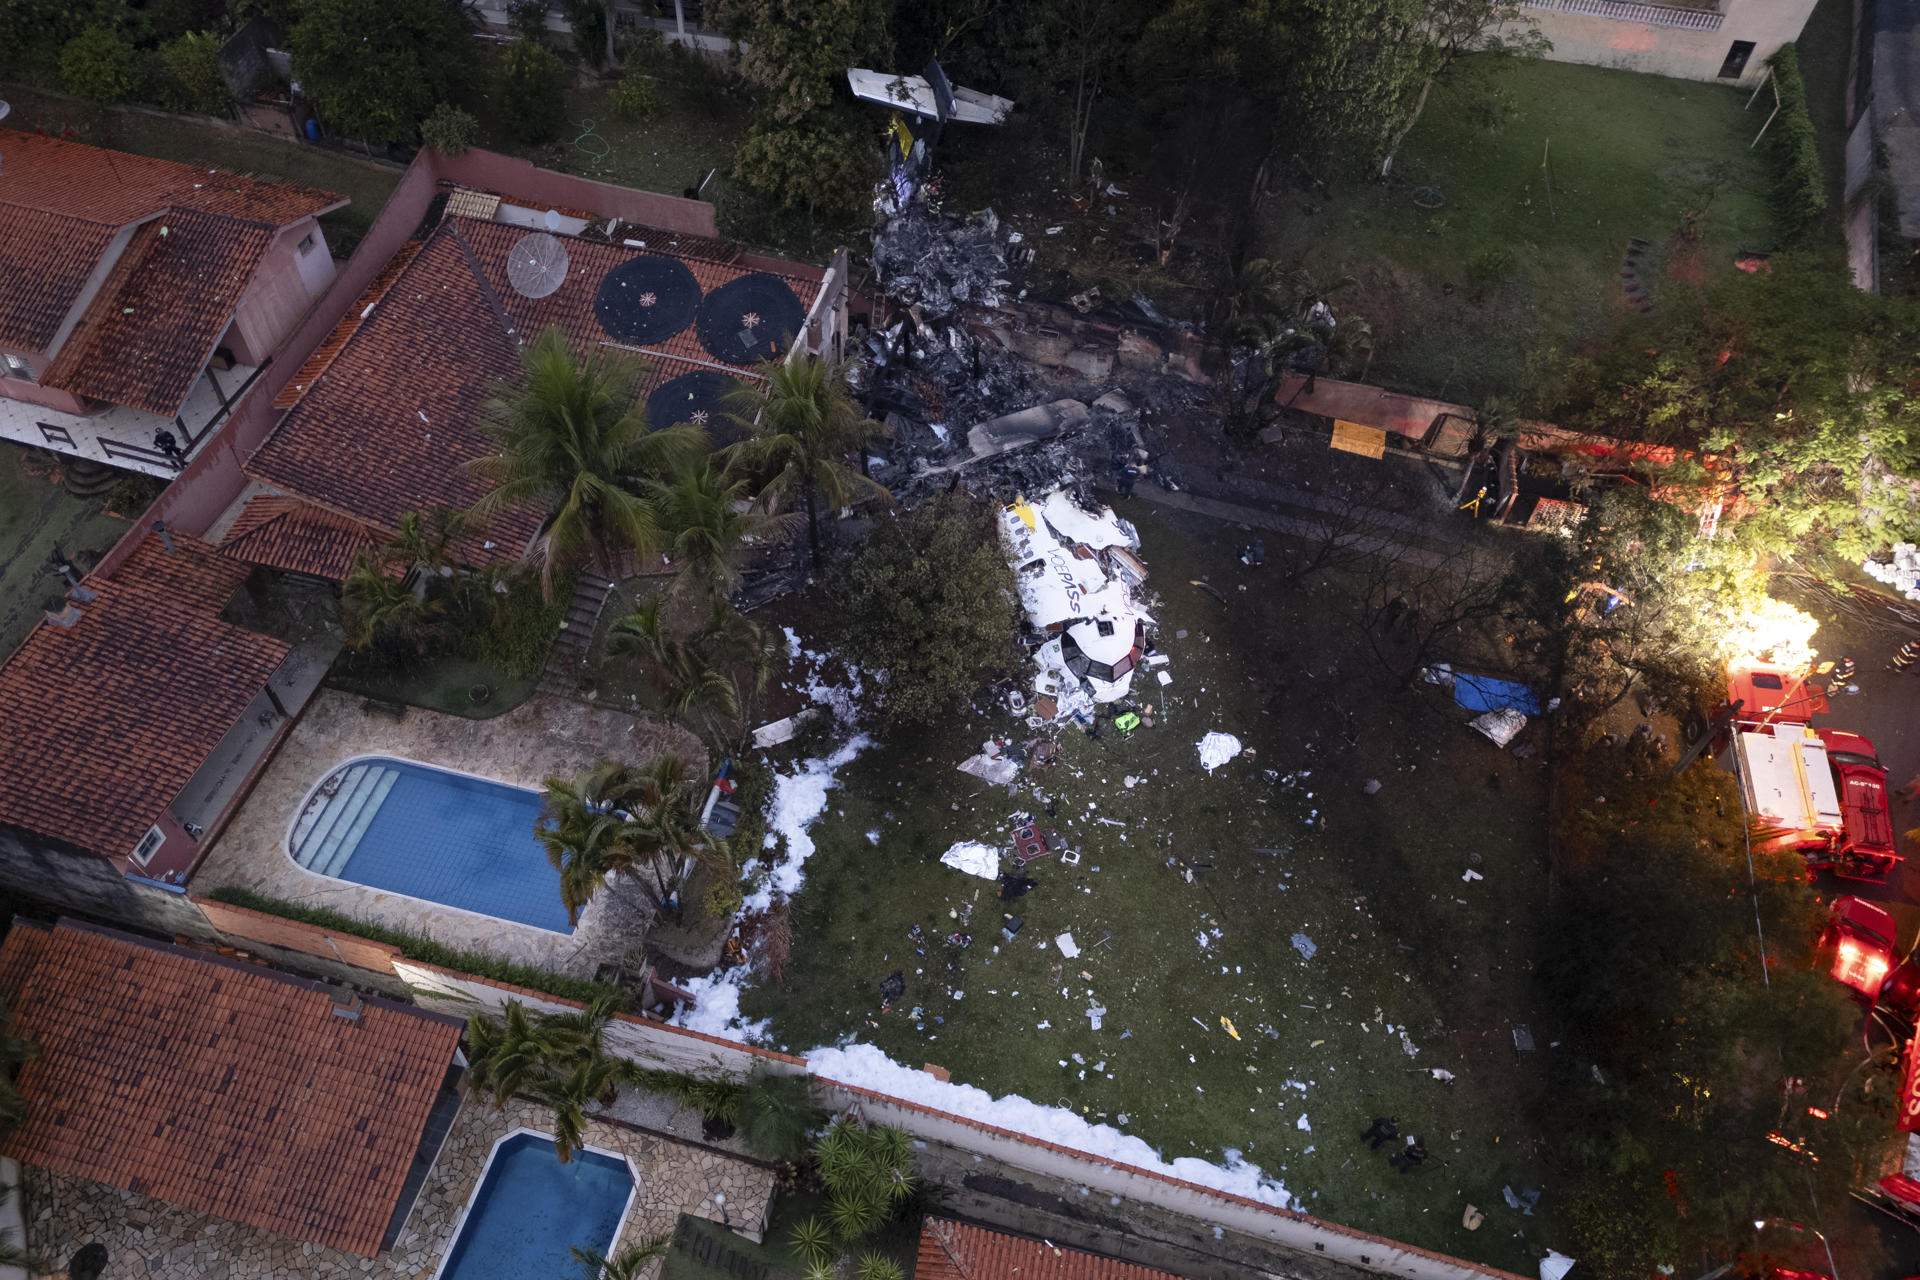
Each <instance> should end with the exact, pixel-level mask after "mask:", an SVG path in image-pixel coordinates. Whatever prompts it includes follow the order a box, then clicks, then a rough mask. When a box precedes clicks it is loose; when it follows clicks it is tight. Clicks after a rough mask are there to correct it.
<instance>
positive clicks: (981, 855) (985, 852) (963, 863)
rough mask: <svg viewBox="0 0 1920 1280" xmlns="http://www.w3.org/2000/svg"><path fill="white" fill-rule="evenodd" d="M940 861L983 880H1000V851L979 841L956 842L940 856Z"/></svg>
mask: <svg viewBox="0 0 1920 1280" xmlns="http://www.w3.org/2000/svg"><path fill="white" fill-rule="evenodd" d="M940 861H941V862H942V863H944V864H945V865H947V866H949V867H952V868H953V869H954V870H955V871H964V872H966V873H967V874H968V875H970V876H979V877H980V878H982V879H983V880H998V879H999V878H1000V851H999V850H998V849H996V848H994V847H993V846H992V845H987V844H981V843H980V842H979V841H978V840H960V841H956V842H955V844H954V846H953V847H952V848H951V849H948V850H947V851H946V852H945V853H943V854H941V855H940Z"/></svg>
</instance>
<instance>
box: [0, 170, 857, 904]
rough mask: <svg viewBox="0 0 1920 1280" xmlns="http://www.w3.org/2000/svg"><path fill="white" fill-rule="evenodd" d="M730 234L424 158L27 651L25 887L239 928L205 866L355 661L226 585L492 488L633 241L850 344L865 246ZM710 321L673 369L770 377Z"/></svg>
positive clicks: (683, 208) (671, 206)
mask: <svg viewBox="0 0 1920 1280" xmlns="http://www.w3.org/2000/svg"><path fill="white" fill-rule="evenodd" d="M16 136H18V137H25V136H26V135H8V134H0V154H4V168H0V198H4V195H5V193H6V191H7V190H8V189H9V188H8V186H7V184H8V183H9V182H11V181H12V179H13V178H14V177H16V176H18V173H19V169H20V163H19V157H18V155H17V154H14V153H7V152H8V149H9V148H15V149H16V151H17V144H16V143H15V141H14V138H15V137H16ZM43 142H44V140H39V139H31V140H30V144H31V145H34V146H38V145H42V144H43ZM60 145H64V144H60ZM81 150H85V149H81ZM92 154H104V153H92ZM113 163H114V165H116V166H122V161H121V159H120V158H119V157H118V156H116V157H115V158H114V160H113ZM135 163H143V162H135ZM121 172H123V173H124V172H126V169H125V168H124V166H122V168H121ZM202 176H207V175H202ZM196 180H198V179H196ZM232 181H236V182H244V181H245V180H238V179H233V180H232ZM190 188H191V184H189V189H190ZM501 193H506V194H501ZM7 207H8V206H6V205H4V203H0V210H4V209H5V208H7ZM588 211H591V212H588ZM616 219H617V220H618V222H617V224H616V222H615V220H616ZM550 224H551V225H554V226H556V227H557V228H558V230H557V231H555V232H554V233H553V234H554V237H555V239H556V240H557V241H558V242H559V243H560V244H562V245H563V246H564V250H565V253H566V255H567V257H568V258H569V260H570V263H571V266H570V268H569V270H568V272H567V278H566V279H565V280H564V281H563V282H562V283H561V284H560V285H559V286H558V287H557V288H555V289H554V290H553V291H552V292H551V293H549V294H547V295H546V296H543V297H539V298H532V297H528V296H525V295H524V294H523V293H522V292H521V291H519V290H517V289H516V288H515V287H514V284H513V280H512V278H511V276H510V274H509V272H510V268H509V260H510V255H511V253H512V251H513V248H514V246H515V245H516V244H517V242H518V241H519V239H520V237H522V236H523V235H525V234H526V233H527V231H528V230H529V229H530V228H540V229H543V230H544V229H545V228H546V227H547V226H548V225H550ZM168 225H171V223H170V222H169V223H168ZM610 226H611V227H614V228H615V229H616V230H617V231H618V233H619V234H618V237H617V239H613V240H610V239H609V237H608V235H607V230H608V228H609V227H610ZM582 233H585V234H582ZM595 236H598V239H597V240H596V239H594V238H593V237H595ZM716 237H717V232H716V229H715V222H714V210H713V206H711V205H709V204H706V203H704V202H701V201H696V200H687V199H682V198H679V197H673V196H661V195H655V194H651V193H648V192H641V191H633V190H630V189H627V188H621V187H612V186H607V185H605V184H601V183H596V182H592V181H590V180H587V179H583V178H575V177H571V176H568V175H564V174H557V173H552V172H549V171H546V170H541V169H537V168H535V167H534V166H532V165H530V164H527V163H526V162H524V161H520V160H514V159H510V158H508V157H505V156H498V155H493V154H491V153H488V152H483V151H469V152H466V153H464V154H462V155H460V156H458V157H446V156H441V155H438V154H437V153H433V152H427V151H423V152H421V153H420V156H419V157H418V158H417V159H416V160H415V161H414V163H413V164H412V165H411V166H410V167H409V168H408V170H407V172H406V174H405V175H403V176H402V178H401V180H400V183H399V185H398V186H397V187H396V188H395V190H394V193H393V195H392V196H391V197H390V198H389V200H388V203H387V205H386V206H385V207H384V208H383V209H382V211H381V213H380V215H379V216H378V218H376V219H375V221H374V224H373V226H372V227H371V228H370V229H369V230H368V232H367V234H366V235H365V236H364V237H363V238H362V240H361V242H360V244H359V246H358V247H357V249H356V250H355V252H354V254H353V257H352V258H351V259H350V260H349V261H348V262H347V263H346V264H345V265H343V266H342V267H341V268H340V270H339V274H338V275H337V276H336V277H335V279H334V280H333V282H332V284H331V285H330V286H329V287H328V289H327V292H326V295H325V297H324V298H323V300H322V301H321V303H320V304H319V305H317V306H315V307H313V308H312V309H311V310H309V311H308V312H307V313H306V315H305V316H304V318H302V319H301V320H299V322H298V324H297V325H296V327H295V329H294V331H293V333H292V335H291V336H290V337H288V338H287V339H286V340H285V342H284V343H283V344H282V345H281V350H280V352H279V354H278V355H277V356H276V358H275V359H274V360H273V361H272V362H271V363H270V364H268V365H267V366H265V367H264V368H263V369H262V370H261V371H260V372H259V374H258V376H257V378H256V379H255V381H254V384H253V387H252V389H251V390H250V391H248V392H247V393H246V394H245V395H244V396H243V397H242V398H241V399H240V400H239V401H238V402H237V403H236V404H235V405H234V407H233V409H232V411H231V413H230V415H229V417H228V420H227V421H226V423H225V425H224V426H223V427H222V428H221V430H220V431H219V432H218V433H216V434H215V435H214V437H213V439H212V442H211V443H210V444H207V445H205V446H204V447H200V448H198V449H196V451H195V453H194V455H193V457H192V458H191V460H190V461H189V463H188V465H187V467H186V468H185V470H184V471H183V472H181V473H180V474H179V475H178V477H177V478H176V479H175V481H174V482H173V483H172V484H171V485H169V486H168V488H167V490H166V491H165V493H163V494H162V495H161V497H160V498H159V499H158V500H157V501H156V503H155V504H154V506H153V508H152V509H151V510H150V511H149V512H148V513H147V516H146V518H145V519H144V520H143V521H142V522H141V525H140V527H139V528H137V529H135V530H133V531H131V532H129V534H128V535H127V536H126V537H124V538H123V539H122V540H121V542H120V543H119V544H118V545H117V546H116V547H115V548H113V550H112V551H111V552H109V554H108V555H107V556H106V557H105V558H104V559H103V560H102V561H101V563H100V564H99V565H98V566H96V568H95V569H94V571H93V572H92V573H91V574H90V575H89V576H88V577H87V579H86V580H85V582H84V583H83V585H82V587H81V588H80V589H77V590H75V591H72V592H70V593H69V597H68V601H69V603H68V606H67V607H66V608H63V609H62V610H61V611H60V612H59V613H58V614H55V615H52V616H50V617H49V618H48V619H47V620H45V621H44V622H42V623H41V624H40V625H39V626H38V627H36V628H35V630H34V631H33V632H32V634H31V635H30V636H29V637H28V639H27V640H26V641H25V642H24V643H23V645H22V646H21V647H20V649H19V650H18V651H16V652H15V653H14V654H13V655H11V656H10V657H6V658H4V659H0V725H4V726H6V732H7V733H8V734H9V735H10V741H9V743H8V750H7V751H6V752H4V753H0V888H9V889H12V890H14V891H15V892H18V893H21V894H25V895H27V896H29V897H31V898H33V899H34V900H37V901H40V902H43V903H47V904H49V905H52V906H54V907H57V908H60V909H64V910H70V911H86V912H88V913H90V914H93V915H96V916H100V917H104V918H108V919H113V920H119V921H124V922H127V923H129V924H137V925H140V926H141V927H146V928H151V929H155V930H159V931H161V932H165V933H168V934H171V933H175V932H179V933H187V934H192V935H196V936H203V937H205V936H215V931H214V930H212V929H211V927H210V926H209V925H208V924H207V923H206V921H205V919H204V917H203V916H202V915H201V914H200V912H199V909H198V908H197V907H195V906H193V904H192V903H191V902H190V901H189V900H188V899H187V898H186V896H185V894H184V889H185V886H186V881H187V879H188V877H189V876H190V874H191V872H192V870H193V868H194V867H195V866H196V865H197V864H198V862H199V860H200V858H201V857H202V856H203V855H204V853H205V851H206V849H207V848H208V847H209V846H210V844H211V842H212V841H213V840H214V839H216V838H217V837H218V835H219V832H220V830H221V828H222V826H223V825H224V824H225V822H226V821H227V819H228V818H229V817H230V816H231V815H232V813H233V812H234V811H235V810H236V809H237V807H238V804H239V801H240V800H241V799H242V798H243V797H244V795H245V794H246V791H247V790H248V788H249V787H250V786H251V785H252V782H253V781H254V780H255V779H256V778H257V777H258V776H259V774H260V772H261V770H262V769H264V767H265V765H266V763H267V762H268V761H269V760H270V758H271V756H272V754H273V752H274V750H275V749H276V748H277V746H278V745H279V743H280V742H281V741H282V740H283V738H284V736H285V734H286V732H287V731H288V730H289V728H290V727H291V725H292V723H293V722H294V720H295V719H297V718H298V716H299V715H300V712H301V710H302V708H303V707H304V706H305V705H306V702H307V700H308V699H309V698H310V697H311V695H312V693H313V691H314V689H315V688H317V687H318V684H319V682H320V680H321V679H322V678H323V677H324V674H325V667H326V665H327V663H328V662H329V661H330V660H331V656H332V655H331V654H316V653H314V652H312V651H309V650H308V649H307V648H306V647H305V646H302V647H296V648H291V649H290V648H289V646H288V645H286V644H285V643H283V642H281V641H279V640H275V639H273V638H271V637H267V636H262V635H259V634H256V633H254V632H252V631H249V630H247V629H246V628H244V627H241V626H238V625H236V624H234V623H232V622H230V621H225V620H223V618H222V614H223V612H224V611H225V610H226V606H227V605H228V604H229V603H230V602H231V601H232V600H233V599H234V597H235V596H236V594H237V593H239V592H241V591H242V589H243V588H244V586H245V584H246V582H247V581H248V578H249V575H250V574H253V573H255V572H258V571H272V572H288V573H295V574H301V575H306V576H308V577H313V578H320V579H330V580H335V581H337V580H338V579H339V578H340V577H341V576H342V575H343V574H344V572H345V570H346V567H347V566H348V565H350V564H351V562H352V558H353V555H354V553H355V552H356V551H357V550H358V549H359V548H361V547H364V546H366V545H369V544H371V543H377V542H379V541H382V540H384V539H386V538H387V537H389V536H390V535H391V534H392V533H393V532H394V530H395V526H396V525H397V523H398V521H399V519H400V517H401V516H403V515H404V514H406V513H407V512H409V511H416V510H423V509H427V508H430V507H433V506H451V507H459V506H465V505H467V504H469V503H471V502H472V501H473V500H474V499H475V498H477V497H479V496H480V493H481V487H480V485H479V483H478V482H477V481H476V480H475V478H474V477H473V476H472V475H471V474H470V472H469V470H468V468H467V465H466V464H467V462H468V460H469V459H471V458H472V457H474V456H476V455H477V454H478V453H479V452H480V450H481V449H482V447H483V444H482V438H481V436H480V433H479V431H478V429H477V427H476V424H475V415H476V413H477V411H478V409H479V407H480V405H481V404H482V402H483V401H484V400H485V398H486V397H487V396H488V394H490V392H491V391H492V390H493V388H494V387H495V386H496V385H497V384H498V383H499V382H500V381H501V380H503V379H507V378H511V377H512V376H514V374H515V373H516V371H517V368H518V365H517V360H516V352H517V348H518V344H519V343H520V342H521V341H523V340H526V339H528V338H530V337H531V336H532V335H533V334H535V333H537V332H538V330H539V329H540V328H541V327H544V326H545V325H546V324H549V323H553V324H558V325H560V326H561V327H562V328H563V329H564V330H565V331H566V332H567V333H568V335H569V336H570V337H572V338H573V339H574V341H575V343H576V345H578V346H579V347H581V348H582V349H590V348H592V347H596V346H600V345H614V344H613V340H612V338H611V337H610V336H609V335H608V334H607V333H606V332H604V331H603V330H602V329H601V327H600V325H599V322H598V320H597V319H596V313H595V310H594V299H595V296H596V291H597V288H598V286H599V285H600V283H601V282H602V280H603V278H604V277H605V275H606V274H607V273H608V272H609V271H612V270H614V269H615V268H617V267H619V266H620V265H622V264H623V263H626V262H628V261H631V260H633V259H636V258H640V257H651V258H653V259H654V260H656V261H658V260H660V259H662V258H668V257H671V258H672V260H673V261H674V262H677V263H679V264H680V267H681V269H684V270H685V271H686V272H687V274H688V276H689V277H690V278H692V279H693V280H695V281H696V282H697V284H698V287H700V288H702V289H713V288H716V287H717V286H720V285H723V284H726V283H729V282H731V281H733V280H736V279H740V278H743V277H747V276H762V275H764V276H769V277H773V278H776V279H777V280H778V281H780V282H782V284H781V287H783V288H787V289H790V290H791V291H792V292H793V294H794V295H795V298H796V300H797V301H799V302H800V304H801V305H802V307H803V309H804V314H803V315H802V317H801V318H800V324H799V327H798V331H797V332H792V331H790V330H789V331H785V332H783V334H782V337H783V338H784V337H785V336H788V334H790V335H791V337H792V339H793V344H792V348H791V349H792V350H794V351H795V352H797V353H798V354H801V355H805V354H811V353H820V352H825V351H829V350H837V349H838V348H839V347H840V345H841V344H842V343H843V341H844V334H845V321H846V316H845V313H846V283H845V282H846V274H847V273H846V266H845V260H844V256H842V257H841V258H840V259H838V260H836V262H835V264H834V266H833V267H832V268H830V269H828V270H825V271H823V270H821V269H820V268H818V267H811V268H809V267H806V266H804V265H802V264H798V263H791V262H785V261H781V260H775V259H766V258H759V257H755V256H754V255H751V254H746V253H742V252H740V251H739V250H737V249H735V248H734V247H732V246H730V245H726V244H723V243H722V242H721V241H719V240H718V239H717V238H716ZM166 239H167V240H169V241H170V240H172V239H173V236H172V235H171V234H169V235H168V236H167V237H166ZM628 240H633V241H642V240H644V241H646V242H647V244H648V245H649V246H650V249H643V248H640V247H636V246H635V245H629V244H626V243H621V242H622V241H628ZM3 253H4V248H0V254H3ZM695 330H696V326H695V325H694V324H692V323H690V322H689V323H687V324H685V325H683V326H682V327H681V328H679V329H677V330H675V331H673V332H670V333H665V334H662V335H659V336H658V337H657V338H656V339H655V340H652V341H649V342H647V343H644V344H639V346H640V349H642V350H643V353H644V354H645V355H646V356H647V357H648V358H650V359H651V360H653V361H654V362H655V366H656V370H655V374H654V376H653V379H652V382H651V383H649V388H650V389H651V388H653V387H654V385H655V384H658V383H660V382H662V381H664V380H665V379H667V378H668V377H669V376H679V375H680V374H682V373H687V372H708V373H724V374H725V375H726V376H728V377H743V376H748V373H747V369H746V368H745V366H743V365H736V364H732V363H728V362H727V361H723V360H719V359H716V358H714V357H713V356H712V355H711V353H709V352H708V351H706V350H705V348H704V347H703V346H702V345H701V343H700V340H699V338H698V335H697V333H696V331H695ZM722 336H723V337H724V336H725V335H724V334H723V335H722ZM626 345H627V346H628V348H629V349H633V344H626ZM21 385H29V384H21ZM30 385H32V386H34V387H36V388H38V389H40V390H44V386H43V385H42V384H30ZM7 403H8V402H6V401H4V400H0V408H3V407H4V406H5V405H6V404H7ZM542 515H543V513H539V512H531V511H517V512H507V513H505V514H503V515H502V516H501V517H499V518H498V519H497V520H496V521H495V523H494V526H493V527H492V528H490V529H487V530H484V531H482V532H481V533H480V534H478V535H476V536H475V537H473V538H472V539H471V541H470V542H469V543H468V544H467V545H466V546H465V547H464V548H463V552H464V554H465V556H466V558H467V559H468V560H469V562H472V563H481V562H486V561H492V560H506V559H511V558H513V557H515V556H518V555H519V554H520V553H521V552H522V551H523V549H524V548H525V547H526V546H527V545H528V543H529V542H530V540H531V539H532V537H533V536H534V534H535V533H536V532H537V531H538V528H539V525H540V522H541V519H542ZM161 530H164V532H161ZM76 855H79V856H76Z"/></svg>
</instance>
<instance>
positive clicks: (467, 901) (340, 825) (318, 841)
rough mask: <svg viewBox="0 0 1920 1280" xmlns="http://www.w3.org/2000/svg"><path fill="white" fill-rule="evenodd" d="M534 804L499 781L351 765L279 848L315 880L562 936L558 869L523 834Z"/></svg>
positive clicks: (312, 800) (390, 765) (379, 762)
mask: <svg viewBox="0 0 1920 1280" xmlns="http://www.w3.org/2000/svg"><path fill="white" fill-rule="evenodd" d="M540 808H541V801H540V793H539V792H537V791H528V790H526V789H524V788H522V787H510V786H508V785H507V784H505V783H503V782H489V781H487V780H486V779H484V778H469V777H467V776H465V775H464V774H457V773H448V772H447V771H446V770H444V769H434V768H429V767H428V766H426V765H421V764H414V763H412V762H411V761H407V760H395V759H392V758H390V757H384V756H382V757H373V758H368V759H361V760H353V761H349V762H348V763H347V764H344V765H342V766H340V767H339V768H338V769H336V770H334V772H333V773H332V774H330V775H329V776H328V777H327V779H326V780H325V781H324V782H323V783H322V784H321V786H320V787H319V788H318V789H316V790H315V791H314V793H313V795H312V796H310V797H309V798H308V800H307V805H306V808H305V809H303V810H302V811H301V813H300V816H299V818H298V819H296V820H295V822H294V825H293V834H292V837H291V840H290V841H289V850H290V851H291V852H292V854H293V860H294V861H295V862H297V863H299V864H300V865H301V866H303V867H305V868H307V869H308V870H309V871H314V872H318V873H319V874H321V875H324V876H333V877H335V878H336V879H340V880H350V881H352V882H353V883H355V884H364V885H367V886H368V887H370V888H374V889H384V890H386V891H387V892H389V893H403V894H406V895H407V896H408V897H412V898H424V899H425V900H427V901H428V902H438V903H443V904H445V905H446V906H449V907H460V908H462V909H464V910H467V911H476V912H479V913H480V914H481V915H488V916H493V917H495V918H496V919H500V920H513V921H516V922H518V923H520V924H527V925H532V926H534V927H535V928H538V929H551V930H553V931H555V932H557V933H572V932H573V928H572V926H570V925H569V924H568V923H567V911H566V908H565V907H563V906H561V905H560V873H559V872H558V871H556V870H554V868H553V864H552V863H551V862H549V861H548V860H547V853H546V850H545V849H544V848H542V847H541V845H540V842H539V841H538V840H536V839H534V836H533V828H534V824H535V823H536V822H538V821H539V819H540Z"/></svg>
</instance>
